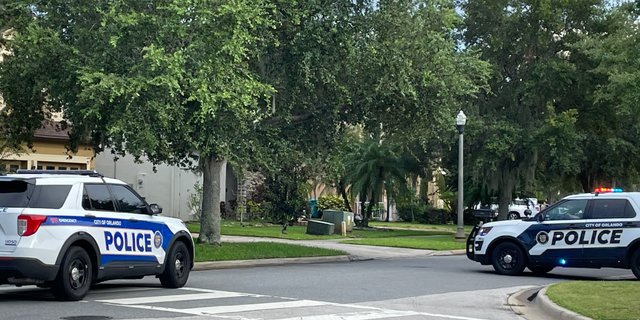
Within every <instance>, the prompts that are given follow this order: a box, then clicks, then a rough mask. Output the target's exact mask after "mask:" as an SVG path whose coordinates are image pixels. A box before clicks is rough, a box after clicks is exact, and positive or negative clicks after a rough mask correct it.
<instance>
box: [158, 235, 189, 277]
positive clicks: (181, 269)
mask: <svg viewBox="0 0 640 320" xmlns="http://www.w3.org/2000/svg"><path fill="white" fill-rule="evenodd" d="M178 262H179V263H178ZM190 263H191V259H190V257H189V250H188V249H187V246H186V245H185V244H184V242H182V241H176V242H175V243H174V244H173V246H172V247H171V251H170V252H169V255H168V256H167V265H166V266H165V268H164V272H163V273H162V275H160V283H161V284H162V286H163V287H165V288H182V287H184V285H185V284H186V283H187V280H189V271H190V270H191V266H190V265H189V264H190Z"/></svg>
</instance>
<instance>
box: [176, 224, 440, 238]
mask: <svg viewBox="0 0 640 320" xmlns="http://www.w3.org/2000/svg"><path fill="white" fill-rule="evenodd" d="M187 227H188V228H189V231H191V232H194V233H198V232H200V224H198V223H192V222H190V223H188V224H187ZM220 232H221V233H222V234H223V235H233V236H248V237H267V238H280V239H289V240H322V239H345V237H343V236H342V235H339V234H334V235H331V236H316V235H311V234H307V233H306V232H307V227H306V226H290V227H287V233H286V234H283V233H282V226H280V225H273V224H261V223H258V224H255V223H254V224H251V223H245V224H244V227H243V226H242V224H240V223H239V222H237V221H223V222H222V223H221V225H220ZM447 234H450V232H447V231H429V230H425V231H417V230H394V229H367V230H354V231H353V232H350V233H347V238H389V237H417V236H432V235H447Z"/></svg>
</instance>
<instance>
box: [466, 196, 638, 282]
mask: <svg viewBox="0 0 640 320" xmlns="http://www.w3.org/2000/svg"><path fill="white" fill-rule="evenodd" d="M637 212H640V193H638V192H622V190H620V189H611V188H597V189H596V190H595V191H594V192H593V193H588V194H578V195H572V196H568V197H565V198H564V199H562V200H560V201H558V202H557V203H555V204H553V205H552V206H549V207H547V208H546V209H544V210H543V211H541V212H539V213H538V214H537V215H536V216H535V217H533V218H531V219H528V220H511V221H497V222H490V223H486V224H484V225H482V226H476V227H475V228H474V229H473V231H472V232H471V234H470V235H469V238H468V239H467V257H468V258H469V259H471V260H474V261H477V262H480V263H481V264H483V265H489V264H491V265H493V268H494V269H495V270H496V272H498V273H499V274H506V275H517V274H520V273H521V272H522V271H523V270H524V268H525V267H526V268H529V269H530V270H531V271H532V272H534V273H546V272H549V271H551V270H552V269H553V268H555V267H582V268H602V267H609V268H626V269H631V270H632V271H633V274H634V275H635V276H636V277H637V278H638V279H640V215H638V214H637Z"/></svg>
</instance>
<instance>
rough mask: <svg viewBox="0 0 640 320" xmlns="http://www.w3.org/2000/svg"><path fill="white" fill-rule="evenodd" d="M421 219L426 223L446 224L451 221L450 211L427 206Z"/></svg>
mask: <svg viewBox="0 0 640 320" xmlns="http://www.w3.org/2000/svg"><path fill="white" fill-rule="evenodd" d="M422 220H423V221H424V222H421V223H427V224H446V223H448V222H449V221H451V218H450V213H449V211H448V210H445V209H438V208H434V207H431V206H428V207H427V209H426V210H425V212H424V214H423V216H422Z"/></svg>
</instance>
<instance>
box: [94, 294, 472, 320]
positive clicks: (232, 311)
mask: <svg viewBox="0 0 640 320" xmlns="http://www.w3.org/2000/svg"><path fill="white" fill-rule="evenodd" d="M181 290H182V291H189V292H199V293H185V294H171V295H160V296H149V297H137V298H118V299H103V300H95V301H96V302H101V303H105V304H107V305H112V306H120V307H127V308H136V309H146V310H154V311H164V312H172V313H180V314H185V315H192V316H213V317H216V318H226V319H235V320H372V319H387V318H399V317H413V318H415V317H419V318H423V319H453V320H485V319H478V318H470V317H463V316H454V315H445V314H433V313H426V312H418V311H402V310H391V309H384V308H377V307H370V306H364V305H356V304H339V303H333V302H324V301H314V300H303V299H291V298H285V297H276V296H267V295H257V294H250V293H240V292H230V291H217V290H208V289H199V288H181ZM175 292H176V291H172V293H175ZM233 298H241V299H242V302H243V303H242V304H227V303H228V301H226V300H225V301H224V303H225V304H224V305H216V306H199V307H193V304H190V307H184V305H183V308H178V307H175V306H176V305H180V303H183V304H184V303H189V302H192V301H199V300H200V301H203V300H212V301H213V300H216V299H233ZM254 298H255V299H256V300H257V301H255V303H247V299H254ZM265 298H266V299H270V300H274V299H275V300H282V301H275V302H273V301H272V302H264V300H258V299H265ZM160 303H168V304H170V305H171V306H168V305H167V306H159V305H158V304H160ZM205 305H206V304H205ZM313 307H321V309H319V310H322V313H323V314H314V315H309V312H308V310H309V309H307V308H313ZM345 308H346V309H348V310H351V311H346V310H345ZM354 309H355V310H354ZM278 310H283V311H284V310H287V311H286V312H284V313H285V314H288V315H289V316H288V317H286V318H280V317H281V316H282V314H281V313H280V312H278ZM269 311H271V313H269ZM302 311H307V312H306V314H303V315H300V316H295V317H291V315H293V314H296V312H297V313H298V314H299V313H301V312H302ZM332 311H333V312H332ZM256 312H258V315H259V317H256ZM278 314H280V317H278Z"/></svg>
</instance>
